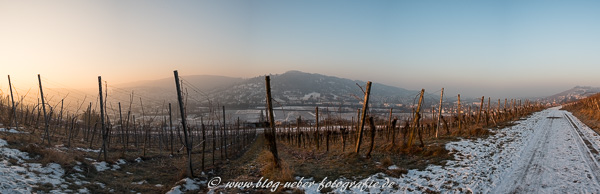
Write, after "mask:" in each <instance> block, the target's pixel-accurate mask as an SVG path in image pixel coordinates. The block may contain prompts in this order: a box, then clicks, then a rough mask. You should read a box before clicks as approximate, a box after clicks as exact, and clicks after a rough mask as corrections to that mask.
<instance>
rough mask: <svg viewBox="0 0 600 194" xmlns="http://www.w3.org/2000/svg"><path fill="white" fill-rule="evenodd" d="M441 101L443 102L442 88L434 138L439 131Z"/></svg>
mask: <svg viewBox="0 0 600 194" xmlns="http://www.w3.org/2000/svg"><path fill="white" fill-rule="evenodd" d="M442 100H444V88H442V91H441V92H440V107H439V108H438V117H437V125H436V126H437V127H436V129H435V137H436V138H437V137H438V132H439V131H440V118H441V117H442Z"/></svg>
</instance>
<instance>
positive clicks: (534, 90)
mask: <svg viewBox="0 0 600 194" xmlns="http://www.w3.org/2000/svg"><path fill="white" fill-rule="evenodd" d="M599 51H600V3H599V1H553V0H544V1H532V0H518V1H508V0H502V1H480V0H477V1H467V0H460V1H459V0H455V1H448V0H443V1H422V0H419V1H348V0H343V1H334V0H325V1H322V0H318V1H305V0H303V1H279V0H274V1H246V0H239V1H228V0H225V1H78V0H73V1H3V0H0V65H1V68H0V69H1V70H0V71H1V72H2V73H4V74H10V75H11V76H12V77H13V79H14V80H13V82H14V84H15V86H17V87H21V88H23V87H26V85H27V84H32V83H35V82H36V81H37V80H36V75H37V74H38V73H40V74H42V76H43V77H45V78H46V79H48V80H52V81H55V82H57V83H61V84H65V85H67V86H69V87H87V88H91V87H95V86H97V76H98V75H102V76H103V78H105V79H106V80H108V81H109V82H112V83H122V82H130V81H135V80H150V79H159V78H165V77H172V75H173V74H172V71H173V70H175V69H177V70H179V72H180V74H182V75H192V74H214V75H225V76H235V77H254V76H259V75H264V74H269V73H273V74H275V73H283V72H285V71H288V70H300V71H305V72H310V73H320V74H327V75H334V76H339V77H344V78H350V79H361V80H371V81H375V82H381V83H384V84H388V85H393V86H399V87H403V88H407V89H420V88H426V90H428V91H436V90H439V89H440V88H441V87H445V88H446V90H447V91H448V92H450V93H451V94H454V93H461V94H463V95H466V96H482V95H485V96H492V97H498V98H503V97H515V96H546V95H550V94H554V93H557V92H560V91H562V90H566V89H568V88H571V87H573V86H575V85H591V86H600V84H599V83H600V82H599V81H598V80H599V79H600V76H598V75H599V73H600V52H599ZM0 86H1V88H2V90H4V91H6V89H7V88H8V87H7V86H8V84H7V81H6V78H2V79H0ZM27 87H28V86H27Z"/></svg>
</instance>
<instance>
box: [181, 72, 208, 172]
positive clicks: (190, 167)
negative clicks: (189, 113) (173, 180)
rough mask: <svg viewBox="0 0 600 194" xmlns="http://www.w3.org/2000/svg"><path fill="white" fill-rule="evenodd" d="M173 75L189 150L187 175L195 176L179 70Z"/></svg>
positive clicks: (186, 146) (186, 144)
mask: <svg viewBox="0 0 600 194" xmlns="http://www.w3.org/2000/svg"><path fill="white" fill-rule="evenodd" d="M173 76H174V77H175V87H177V101H178V102H179V112H180V114H181V125H182V127H183V136H184V141H185V150H186V151H187V156H188V165H187V175H188V177H190V178H192V177H194V171H193V170H192V150H191V149H192V148H191V147H192V146H191V145H190V144H189V143H188V131H187V130H188V129H187V124H186V118H185V110H184V106H183V98H182V97H181V86H180V85H179V73H177V70H175V71H173ZM213 157H214V153H213Z"/></svg>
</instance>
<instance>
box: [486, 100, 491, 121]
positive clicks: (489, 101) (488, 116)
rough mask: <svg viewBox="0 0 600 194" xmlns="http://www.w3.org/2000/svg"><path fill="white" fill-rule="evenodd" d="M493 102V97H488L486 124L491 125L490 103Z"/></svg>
mask: <svg viewBox="0 0 600 194" xmlns="http://www.w3.org/2000/svg"><path fill="white" fill-rule="evenodd" d="M491 103H492V98H490V97H488V104H487V111H485V125H486V126H487V125H490V123H489V121H490V110H491V109H490V104H491Z"/></svg>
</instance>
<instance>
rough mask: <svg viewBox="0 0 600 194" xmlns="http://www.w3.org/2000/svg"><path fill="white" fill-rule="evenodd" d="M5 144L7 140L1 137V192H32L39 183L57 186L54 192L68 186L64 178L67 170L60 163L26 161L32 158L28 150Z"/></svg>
mask: <svg viewBox="0 0 600 194" xmlns="http://www.w3.org/2000/svg"><path fill="white" fill-rule="evenodd" d="M5 146H7V142H6V141H5V140H3V139H0V193H32V192H33V189H34V188H35V187H37V184H51V185H52V187H53V188H56V190H54V191H52V192H54V193H62V191H63V189H66V188H67V185H66V183H65V184H63V183H64V182H65V180H64V179H63V178H62V176H63V175H64V174H65V171H64V170H63V169H62V168H61V166H60V165H59V164H55V163H50V164H48V165H46V166H42V164H38V163H26V162H25V160H29V159H30V158H29V156H28V154H27V153H26V152H21V151H19V150H16V149H10V148H5Z"/></svg>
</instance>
